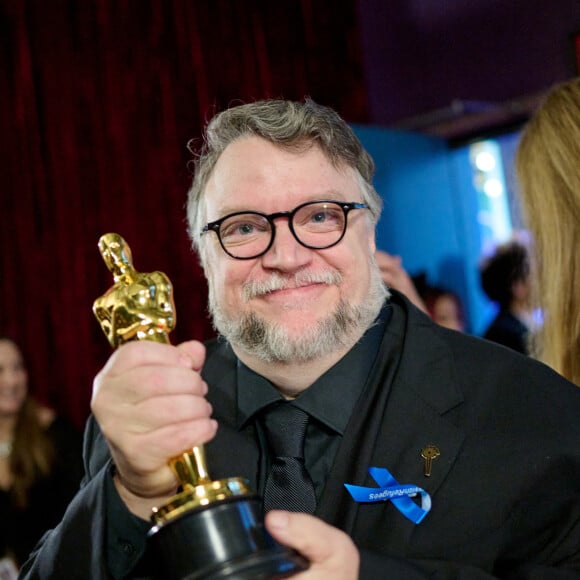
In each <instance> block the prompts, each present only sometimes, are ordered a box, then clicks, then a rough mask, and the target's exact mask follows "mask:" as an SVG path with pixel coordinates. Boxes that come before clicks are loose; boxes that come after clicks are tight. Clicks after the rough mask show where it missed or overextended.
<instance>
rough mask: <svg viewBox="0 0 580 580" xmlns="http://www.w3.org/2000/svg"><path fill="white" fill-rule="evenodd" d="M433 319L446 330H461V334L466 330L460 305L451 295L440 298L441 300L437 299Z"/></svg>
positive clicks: (433, 307) (433, 306)
mask: <svg viewBox="0 0 580 580" xmlns="http://www.w3.org/2000/svg"><path fill="white" fill-rule="evenodd" d="M431 317H432V318H433V320H434V321H435V322H436V323H437V324H440V325H441V326H444V327H445V328H450V329H451V330H459V331H460V332H463V331H464V330H465V324H464V322H463V316H462V315H461V311H460V309H459V305H458V304H457V301H456V300H455V298H454V297H453V296H450V295H449V294H443V295H442V296H439V298H437V300H436V301H435V302H434V303H433V305H432V311H431Z"/></svg>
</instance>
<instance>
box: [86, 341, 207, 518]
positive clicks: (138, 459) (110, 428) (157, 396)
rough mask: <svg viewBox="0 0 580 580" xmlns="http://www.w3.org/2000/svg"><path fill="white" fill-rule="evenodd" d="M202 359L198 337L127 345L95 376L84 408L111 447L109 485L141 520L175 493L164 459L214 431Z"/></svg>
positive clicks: (198, 443)
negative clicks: (112, 468) (178, 342)
mask: <svg viewBox="0 0 580 580" xmlns="http://www.w3.org/2000/svg"><path fill="white" fill-rule="evenodd" d="M204 361H205V347H204V346H203V345H202V344H201V343H200V342H196V341H191V342H186V343H183V344H181V345H179V346H177V347H176V346H171V345H166V344H160V343H155V342H148V341H137V342H129V343H127V344H125V345H123V346H121V347H120V348H118V349H117V350H116V351H115V352H114V353H113V355H112V356H111V357H110V358H109V360H108V362H107V364H106V365H105V367H104V368H103V369H102V371H101V372H100V373H99V374H98V375H97V377H96V378H95V381H94V385H93V397H92V401H91V409H92V411H93V414H94V415H95V418H96V420H97V422H98V423H99V426H100V427H101V430H102V432H103V435H104V436H105V438H106V439H107V442H108V444H109V448H110V450H111V455H112V457H113V462H114V464H115V467H116V476H115V485H116V487H117V490H118V492H119V495H120V496H121V498H122V499H123V501H124V502H125V504H126V505H127V507H128V508H129V509H130V510H131V511H132V512H133V513H134V514H136V515H138V516H141V517H143V518H145V519H148V518H149V516H150V514H151V508H152V507H153V506H156V505H159V504H160V503H162V501H163V500H165V499H167V498H169V497H170V496H171V495H173V494H174V493H175V492H176V489H177V481H176V479H175V476H174V475H173V472H172V471H171V469H170V468H169V466H168V459H169V458H171V457H175V456H178V455H181V454H182V453H183V452H184V451H187V450H190V449H192V448H193V447H195V446H198V445H201V444H203V443H205V442H207V441H209V440H210V439H212V438H213V437H214V435H215V433H216V430H217V422H216V421H215V420H213V419H211V418H210V415H211V412H212V409H211V405H210V404H209V403H208V402H207V401H206V400H205V394H206V393H207V384H206V383H205V382H204V381H203V379H202V378H201V375H200V374H199V371H200V370H201V368H202V366H203V363H204Z"/></svg>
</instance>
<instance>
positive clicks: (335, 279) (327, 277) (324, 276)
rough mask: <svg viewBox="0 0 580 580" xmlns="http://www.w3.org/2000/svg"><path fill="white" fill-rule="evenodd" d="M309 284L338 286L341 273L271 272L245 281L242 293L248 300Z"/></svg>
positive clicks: (340, 280)
mask: <svg viewBox="0 0 580 580" xmlns="http://www.w3.org/2000/svg"><path fill="white" fill-rule="evenodd" d="M309 284H328V285H329V286H332V285H334V286H339V285H340V284H342V274H341V273H340V272H297V273H296V274H294V275H292V276H281V275H280V274H277V273H273V274H271V275H270V276H269V277H268V278H266V279H265V280H252V281H250V282H246V283H245V284H244V285H243V287H242V295H243V297H244V300H246V301H248V300H251V299H252V298H256V297H257V296H263V295H265V294H269V293H270V292H275V291H276V290H288V289H290V288H300V287H301V286H307V285H309Z"/></svg>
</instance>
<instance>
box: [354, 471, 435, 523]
mask: <svg viewBox="0 0 580 580" xmlns="http://www.w3.org/2000/svg"><path fill="white" fill-rule="evenodd" d="M369 473H370V475H371V477H372V478H373V479H374V480H375V481H376V482H377V484H378V485H379V486H380V487H362V486H360V485H350V484H348V483H345V484H344V487H346V489H347V490H348V493H350V495H351V496H352V498H353V499H354V500H355V501H357V502H359V503H374V502H379V501H388V500H390V501H391V502H392V503H393V505H394V506H395V507H396V508H397V509H398V510H399V511H400V512H401V513H402V514H403V515H404V516H405V517H406V518H408V519H409V520H411V521H412V522H413V523H414V524H420V523H421V522H422V521H423V518H424V517H425V516H426V515H427V514H428V513H429V511H430V510H431V496H430V495H429V494H428V493H427V492H426V491H425V490H424V489H421V488H420V487H418V486H416V485H410V484H403V485H401V484H400V483H399V482H398V481H397V480H396V479H395V478H394V477H393V476H392V475H391V473H390V472H389V470H388V469H386V468H385V467H369ZM417 495H419V496H420V497H421V507H419V506H418V505H417V504H416V503H415V502H414V501H413V500H412V499H411V498H412V497H415V496H417Z"/></svg>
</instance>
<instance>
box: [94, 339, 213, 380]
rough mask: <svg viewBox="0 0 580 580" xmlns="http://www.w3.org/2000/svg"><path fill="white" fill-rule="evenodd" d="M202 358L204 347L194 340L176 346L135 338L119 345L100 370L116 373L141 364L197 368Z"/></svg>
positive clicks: (201, 363)
mask: <svg viewBox="0 0 580 580" xmlns="http://www.w3.org/2000/svg"><path fill="white" fill-rule="evenodd" d="M204 360H205V347H204V346H203V344H201V343H200V342H198V341H195V340H191V341H188V342H184V343H182V344H180V345H179V346H177V347H175V346H172V345H171V344H161V343H158V342H152V341H148V340H135V341H132V342H128V343H127V344H123V345H122V346H120V347H119V348H118V349H117V350H116V351H115V352H114V353H113V354H112V355H111V357H110V358H109V360H108V361H107V364H106V365H105V367H104V368H103V370H102V371H101V372H103V373H106V374H109V373H110V374H112V375H118V374H122V373H124V372H126V371H127V370H130V369H132V368H135V367H138V366H142V365H149V366H151V365H152V366H155V365H160V366H175V367H179V366H180V367H185V368H189V369H194V370H199V369H201V367H202V366H203V363H204Z"/></svg>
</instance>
